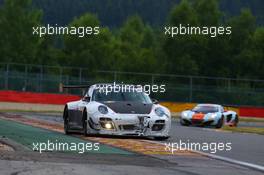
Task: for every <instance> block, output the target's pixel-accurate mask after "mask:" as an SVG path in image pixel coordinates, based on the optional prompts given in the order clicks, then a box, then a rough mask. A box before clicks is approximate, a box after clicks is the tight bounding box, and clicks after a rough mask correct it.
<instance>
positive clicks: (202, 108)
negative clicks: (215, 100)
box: [193, 106, 218, 113]
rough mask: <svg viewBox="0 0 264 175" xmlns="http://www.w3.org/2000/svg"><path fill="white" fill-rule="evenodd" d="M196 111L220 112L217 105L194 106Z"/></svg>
mask: <svg viewBox="0 0 264 175" xmlns="http://www.w3.org/2000/svg"><path fill="white" fill-rule="evenodd" d="M193 111H194V112H201V113H213V112H218V109H217V107H216V106H196V107H195V108H193Z"/></svg>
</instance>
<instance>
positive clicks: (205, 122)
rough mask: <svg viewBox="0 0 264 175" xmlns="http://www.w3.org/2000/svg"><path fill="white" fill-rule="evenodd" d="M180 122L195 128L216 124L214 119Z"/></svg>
mask: <svg viewBox="0 0 264 175" xmlns="http://www.w3.org/2000/svg"><path fill="white" fill-rule="evenodd" d="M181 122H182V123H183V124H186V125H196V126H214V125H216V124H217V120H214V119H207V120H205V119H187V118H182V119H181Z"/></svg>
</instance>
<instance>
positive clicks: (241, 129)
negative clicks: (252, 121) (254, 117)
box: [222, 126, 264, 135]
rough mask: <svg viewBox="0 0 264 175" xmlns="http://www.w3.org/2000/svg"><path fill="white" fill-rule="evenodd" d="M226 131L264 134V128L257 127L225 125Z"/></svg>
mask: <svg viewBox="0 0 264 175" xmlns="http://www.w3.org/2000/svg"><path fill="white" fill-rule="evenodd" d="M222 130H224V131H231V132H241V133H254V134H260V135H264V128H256V127H230V126H224V127H223V128H222Z"/></svg>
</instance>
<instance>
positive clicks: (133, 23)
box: [118, 16, 157, 72]
mask: <svg viewBox="0 0 264 175" xmlns="http://www.w3.org/2000/svg"><path fill="white" fill-rule="evenodd" d="M119 40H120V45H119V50H120V57H119V58H118V63H119V64H118V65H119V69H121V70H123V71H133V72H155V71H156V67H157V57H156V51H155V49H156V46H157V45H156V39H155V35H154V32H153V30H152V28H151V27H150V26H147V25H144V23H143V22H142V20H141V18H140V17H139V16H133V17H130V18H128V19H127V21H126V22H125V24H124V25H123V26H122V27H121V29H120V33H119Z"/></svg>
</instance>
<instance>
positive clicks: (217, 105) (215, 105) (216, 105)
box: [197, 103, 221, 107]
mask: <svg viewBox="0 0 264 175" xmlns="http://www.w3.org/2000/svg"><path fill="white" fill-rule="evenodd" d="M197 106H212V107H220V106H221V105H219V104H209V103H207V104H206V103H205V104H198V105H197Z"/></svg>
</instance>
